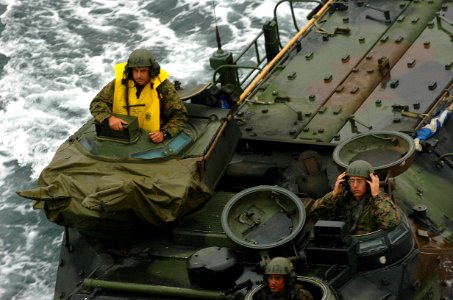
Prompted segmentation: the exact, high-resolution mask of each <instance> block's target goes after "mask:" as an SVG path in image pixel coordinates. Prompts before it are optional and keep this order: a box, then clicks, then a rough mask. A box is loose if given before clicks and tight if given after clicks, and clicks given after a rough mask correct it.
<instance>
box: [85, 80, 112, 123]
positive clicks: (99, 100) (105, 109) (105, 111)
mask: <svg viewBox="0 0 453 300" xmlns="http://www.w3.org/2000/svg"><path fill="white" fill-rule="evenodd" d="M114 91H115V80H112V81H110V82H109V83H108V84H107V85H106V86H104V87H103V88H102V90H101V91H100V92H99V93H98V94H97V95H96V97H94V98H93V100H91V104H90V112H91V114H92V115H93V117H94V118H95V119H96V121H98V122H99V123H102V122H103V121H104V120H105V119H106V118H108V117H109V116H110V115H111V114H112V108H113V92H114Z"/></svg>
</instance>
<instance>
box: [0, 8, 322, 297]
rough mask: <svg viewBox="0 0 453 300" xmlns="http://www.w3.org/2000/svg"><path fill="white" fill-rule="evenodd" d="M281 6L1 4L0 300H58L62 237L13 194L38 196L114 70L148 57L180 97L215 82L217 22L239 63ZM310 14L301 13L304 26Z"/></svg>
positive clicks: (285, 15) (283, 15)
mask: <svg viewBox="0 0 453 300" xmlns="http://www.w3.org/2000/svg"><path fill="white" fill-rule="evenodd" d="M277 2H278V1H277V0H260V1H252V0H218V1H213V0H211V1H208V0H201V1H191V0H166V1H161V0H150V1H144V0H137V1H135V0H134V1H132V0H131V1H119V0H102V1H100V0H93V1H91V0H90V1H89V0H59V1H52V0H0V128H1V132H2V133H1V136H2V137H1V140H0V183H1V186H0V195H1V197H0V299H2V300H3V299H34V300H39V299H52V297H53V289H54V282H55V278H56V271H57V263H58V256H59V249H60V243H61V240H62V232H63V228H62V227H60V226H58V225H56V224H53V223H51V222H49V221H47V219H46V217H45V216H44V214H43V213H42V212H41V211H36V210H34V209H33V208H32V203H31V202H30V201H28V200H25V199H22V198H20V197H18V196H17V195H16V191H18V190H22V189H26V188H30V187H32V186H34V185H35V182H36V179H37V178H38V176H39V174H40V172H41V171H42V169H43V168H44V167H45V166H46V165H47V164H48V163H49V162H50V160H51V159H52V157H53V154H54V152H55V150H56V149H57V148H58V146H59V145H60V144H61V143H62V142H63V141H64V140H65V139H66V138H67V137H68V136H69V135H71V134H72V133H73V132H75V131H76V130H77V129H78V128H79V127H80V126H81V125H82V124H83V123H84V122H86V121H87V120H88V119H89V118H90V114H89V110H88V107H89V104H90V101H91V99H92V98H93V97H94V96H95V95H96V93H97V92H98V91H99V90H100V88H102V86H103V85H105V84H106V83H107V82H109V81H110V80H111V79H113V65H114V64H116V63H118V62H120V61H124V60H126V59H127V56H128V55H129V53H130V52H131V51H132V50H134V49H136V48H142V47H143V48H148V49H150V50H152V51H153V53H154V54H155V56H156V58H157V60H158V61H159V63H160V64H161V66H162V67H163V68H164V69H166V70H167V71H168V72H169V73H170V74H171V76H172V77H171V79H172V80H179V81H181V82H182V85H183V87H184V86H191V85H194V84H200V83H205V82H209V81H210V79H211V72H210V67H209V56H210V55H211V54H212V53H213V52H214V51H215V50H216V42H215V32H214V28H215V27H214V24H215V20H216V21H217V24H218V27H219V30H220V34H221V38H222V44H223V49H225V50H229V51H231V52H233V54H237V53H239V52H240V50H241V49H242V48H243V47H244V46H245V45H246V44H248V43H249V42H250V41H251V40H252V39H253V38H254V37H255V36H256V34H257V33H258V32H259V31H260V30H261V26H262V24H263V23H264V22H265V21H266V20H269V19H271V18H272V16H273V9H274V5H275V4H276V3H277ZM313 6H314V5H312V6H311V7H313ZM214 7H215V14H214ZM307 12H308V9H307V7H306V6H300V8H299V9H298V10H297V13H298V14H299V16H300V19H301V22H302V23H301V24H303V22H304V20H305V18H304V17H305V15H306V14H307ZM278 14H279V18H280V19H281V20H282V21H281V23H280V24H279V25H280V28H281V32H282V33H285V32H286V33H290V32H291V31H294V29H293V28H292V27H291V26H290V24H289V20H290V18H289V10H288V9H286V8H285V7H283V8H281V9H279V11H278ZM286 23H288V24H286ZM282 41H283V42H284V41H285V39H284V38H282Z"/></svg>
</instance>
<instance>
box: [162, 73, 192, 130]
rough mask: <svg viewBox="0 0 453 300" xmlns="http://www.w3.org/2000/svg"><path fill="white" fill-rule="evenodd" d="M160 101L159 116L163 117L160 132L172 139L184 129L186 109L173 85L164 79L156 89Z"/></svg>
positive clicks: (186, 115)
mask: <svg viewBox="0 0 453 300" xmlns="http://www.w3.org/2000/svg"><path fill="white" fill-rule="evenodd" d="M157 92H158V93H159V97H160V100H161V104H162V105H161V116H163V125H162V130H165V131H167V132H168V133H169V134H170V136H172V137H174V136H175V135H176V134H177V133H178V132H180V131H181V130H182V129H183V128H184V124H185V123H186V122H187V121H188V119H189V117H188V113H187V108H186V106H185V105H184V103H183V102H182V101H181V98H180V97H179V95H178V93H177V92H176V89H175V87H174V86H173V84H172V83H171V82H170V81H169V80H168V79H166V80H165V81H164V82H162V84H161V85H159V87H158V88H157Z"/></svg>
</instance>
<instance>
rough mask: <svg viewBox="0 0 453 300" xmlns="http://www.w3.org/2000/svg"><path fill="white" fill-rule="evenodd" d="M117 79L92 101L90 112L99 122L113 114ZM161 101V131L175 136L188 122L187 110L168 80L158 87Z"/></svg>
mask: <svg viewBox="0 0 453 300" xmlns="http://www.w3.org/2000/svg"><path fill="white" fill-rule="evenodd" d="M114 91H115V79H114V80H112V81H111V82H109V83H108V84H107V85H106V86H105V87H104V88H103V89H102V90H101V91H100V92H99V93H98V94H97V95H96V97H94V99H93V100H92V101H91V104H90V111H91V114H92V115H93V117H94V118H95V119H96V120H97V121H98V122H103V121H104V120H105V119H106V118H108V117H109V116H110V115H111V114H112V107H113V94H114ZM157 93H158V95H159V99H160V115H161V118H162V120H161V124H162V126H161V130H165V131H167V132H168V133H169V134H170V136H172V137H173V136H175V135H176V134H177V133H178V132H180V131H181V130H182V129H183V128H184V124H185V123H186V122H187V120H188V113H187V109H186V107H185V106H184V104H183V103H182V101H181V99H180V98H179V95H178V93H177V92H176V89H175V87H174V86H173V84H172V83H171V82H170V81H169V80H168V79H167V80H165V81H164V82H162V84H160V85H159V86H158V87H157Z"/></svg>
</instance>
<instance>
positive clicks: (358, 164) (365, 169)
mask: <svg viewBox="0 0 453 300" xmlns="http://www.w3.org/2000/svg"><path fill="white" fill-rule="evenodd" d="M373 172H374V170H373V167H372V166H371V164H370V163H369V162H367V161H364V160H356V161H353V162H352V163H350V164H349V166H348V167H347V168H346V175H348V176H357V177H368V176H369V175H370V173H373Z"/></svg>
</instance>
